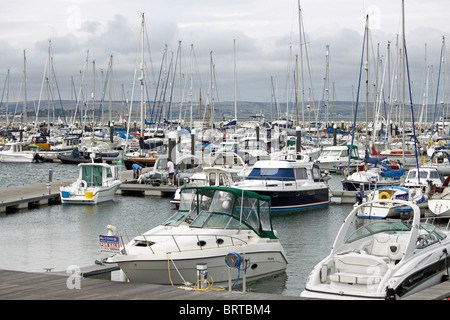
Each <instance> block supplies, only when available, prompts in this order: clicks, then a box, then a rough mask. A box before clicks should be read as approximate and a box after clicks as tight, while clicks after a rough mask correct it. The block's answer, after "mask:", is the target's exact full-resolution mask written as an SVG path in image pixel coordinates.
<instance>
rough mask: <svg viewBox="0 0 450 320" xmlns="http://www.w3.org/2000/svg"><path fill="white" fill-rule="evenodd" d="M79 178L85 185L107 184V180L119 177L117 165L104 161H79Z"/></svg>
mask: <svg viewBox="0 0 450 320" xmlns="http://www.w3.org/2000/svg"><path fill="white" fill-rule="evenodd" d="M78 166H79V168H80V173H79V178H78V179H79V180H81V181H85V182H86V187H90V188H96V187H102V186H107V185H108V183H109V182H112V181H115V180H118V179H120V172H119V167H117V166H110V165H108V164H106V163H80V164H79V165H78Z"/></svg>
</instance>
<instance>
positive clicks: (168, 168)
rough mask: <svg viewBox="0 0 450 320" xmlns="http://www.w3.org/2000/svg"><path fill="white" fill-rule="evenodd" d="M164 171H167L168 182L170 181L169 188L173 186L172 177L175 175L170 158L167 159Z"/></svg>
mask: <svg viewBox="0 0 450 320" xmlns="http://www.w3.org/2000/svg"><path fill="white" fill-rule="evenodd" d="M166 170H168V171H169V181H170V183H169V185H170V186H173V185H174V183H173V177H174V175H175V165H174V164H173V162H172V159H171V158H167V167H166Z"/></svg>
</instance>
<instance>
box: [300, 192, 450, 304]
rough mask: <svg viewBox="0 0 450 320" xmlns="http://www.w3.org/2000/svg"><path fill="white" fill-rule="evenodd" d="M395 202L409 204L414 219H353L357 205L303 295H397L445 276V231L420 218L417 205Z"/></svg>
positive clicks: (449, 245)
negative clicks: (423, 221)
mask: <svg viewBox="0 0 450 320" xmlns="http://www.w3.org/2000/svg"><path fill="white" fill-rule="evenodd" d="M381 201H382V202H389V203H392V202H393V201H392V200H385V199H383V200H378V202H381ZM394 201H395V202H396V203H399V204H402V205H405V206H406V205H409V206H411V209H412V217H413V220H412V221H411V220H408V221H406V220H400V219H399V220H379V221H374V220H371V219H363V220H361V219H359V220H358V219H356V220H355V219H354V218H355V215H356V213H357V212H358V209H359V207H355V208H354V209H353V211H352V212H351V213H350V214H349V216H348V217H347V219H346V220H345V221H344V223H343V225H342V226H341V228H340V231H339V233H338V234H337V236H336V239H335V242H334V244H333V249H332V250H331V252H330V254H329V255H328V256H327V257H326V258H325V259H323V260H322V261H320V262H319V263H318V264H317V265H316V266H315V267H314V269H313V270H312V272H311V273H310V275H309V277H308V280H307V282H306V286H305V290H304V291H303V292H302V293H301V296H302V297H308V298H320V299H338V300H342V299H352V300H354V299H378V300H384V299H399V298H400V299H401V298H404V297H407V296H409V295H411V294H414V293H417V292H419V291H422V290H424V289H426V288H429V287H431V286H433V285H436V284H438V283H440V282H442V281H444V279H445V277H446V276H447V272H448V270H447V268H446V265H447V263H448V256H447V255H445V254H444V255H443V254H442V253H443V252H448V251H449V250H450V239H449V235H450V234H449V232H448V231H444V230H443V229H440V228H439V227H438V226H433V225H431V224H430V223H429V221H425V223H421V222H420V209H419V208H418V207H417V206H416V205H414V204H411V203H410V202H407V201H403V200H394ZM355 229H356V230H355Z"/></svg>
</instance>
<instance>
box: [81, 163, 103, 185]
mask: <svg viewBox="0 0 450 320" xmlns="http://www.w3.org/2000/svg"><path fill="white" fill-rule="evenodd" d="M102 169H103V168H102V167H99V166H83V169H82V171H81V180H84V181H86V183H87V186H88V187H101V186H102Z"/></svg>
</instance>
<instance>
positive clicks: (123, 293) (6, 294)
mask: <svg viewBox="0 0 450 320" xmlns="http://www.w3.org/2000/svg"><path fill="white" fill-rule="evenodd" d="M95 268H96V267H95V266H93V267H92V270H91V271H85V272H84V273H80V274H76V273H66V274H64V273H61V272H59V273H58V272H40V273H38V272H23V271H15V270H0V300H197V301H204V302H205V301H212V300H240V301H241V300H254V301H256V300H260V301H273V300H310V299H306V298H302V297H300V296H284V295H278V294H270V293H255V292H242V291H238V290H236V289H233V290H232V291H231V292H230V291H228V288H219V287H215V286H213V288H214V289H215V290H212V289H211V290H206V291H194V290H185V289H184V288H182V287H180V286H170V285H156V284H145V283H131V282H119V281H111V280H105V279H97V278H95V277H93V276H92V275H93V274H92V273H93V272H95V270H94V269H95ZM111 269H114V267H111ZM89 273H91V274H89ZM448 298H450V282H449V281H446V282H442V283H440V284H438V285H435V286H433V287H431V288H429V289H426V290H423V291H422V292H419V293H417V294H413V295H411V296H409V297H406V298H404V299H402V300H447V299H448ZM243 303H245V302H243Z"/></svg>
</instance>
